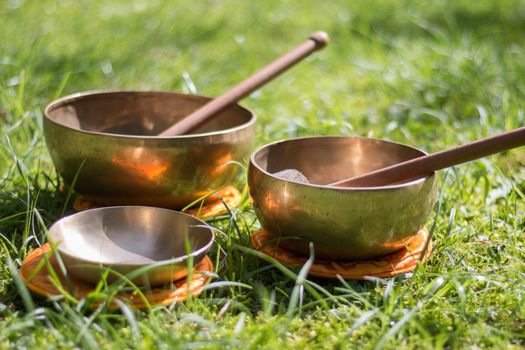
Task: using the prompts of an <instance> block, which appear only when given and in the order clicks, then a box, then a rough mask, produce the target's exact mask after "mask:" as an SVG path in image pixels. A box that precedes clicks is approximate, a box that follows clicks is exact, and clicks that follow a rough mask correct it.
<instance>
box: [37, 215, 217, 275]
mask: <svg viewBox="0 0 525 350" xmlns="http://www.w3.org/2000/svg"><path fill="white" fill-rule="evenodd" d="M119 208H153V209H155V210H162V211H168V212H172V213H175V214H176V215H183V216H189V217H191V218H192V219H195V220H197V221H199V222H201V223H202V225H203V226H206V227H207V229H208V231H209V232H210V239H209V241H208V243H206V245H205V246H204V247H202V248H200V249H198V250H195V251H193V252H191V253H190V254H186V255H183V256H179V257H177V258H174V259H166V260H159V261H155V262H152V263H151V264H152V265H173V264H177V263H180V262H182V261H184V260H186V259H188V258H189V257H197V256H199V255H201V254H203V253H205V252H207V251H208V250H209V249H210V247H211V246H212V244H213V242H214V240H215V235H214V234H213V228H212V227H211V226H210V225H208V224H207V223H205V222H204V221H202V220H201V219H199V218H196V217H195V216H192V215H189V214H185V213H182V212H180V211H176V210H171V209H166V208H158V207H152V206H145V205H120V206H111V207H102V208H94V209H87V210H84V211H81V212H78V213H75V214H72V215H69V216H66V217H64V218H61V219H60V220H58V221H56V222H55V223H53V225H51V227H50V228H49V229H48V230H47V232H48V233H49V236H50V237H51V239H52V240H53V242H52V243H55V242H54V241H56V239H54V238H53V237H52V236H53V234H52V233H51V230H52V229H53V227H55V226H56V225H57V224H58V223H59V222H62V221H66V220H68V219H69V218H72V217H75V216H77V215H82V214H85V213H90V212H94V211H103V210H107V209H119ZM56 247H57V250H58V252H59V253H60V254H64V255H65V256H68V257H70V258H73V259H76V260H82V261H83V262H85V263H87V264H95V265H102V266H123V267H131V268H140V267H143V266H145V265H146V264H137V263H118V264H104V263H101V262H100V261H96V260H91V259H85V258H83V257H79V256H76V255H72V254H70V253H68V252H66V251H65V250H63V249H61V248H60V244H57V246H56Z"/></svg>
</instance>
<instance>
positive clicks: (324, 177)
mask: <svg viewBox="0 0 525 350" xmlns="http://www.w3.org/2000/svg"><path fill="white" fill-rule="evenodd" d="M424 154H425V153H424V152H422V151H419V150H417V149H415V148H412V147H409V146H405V145H401V144H398V143H394V142H388V141H383V140H376V139H370V138H359V137H308V138H300V139H291V140H285V141H281V142H275V143H272V144H269V145H266V146H263V147H261V148H259V149H258V150H257V151H255V152H254V153H253V154H252V157H251V160H250V167H249V172H248V185H249V188H250V196H251V198H252V200H253V203H254V208H255V211H256V213H257V216H258V218H259V221H260V222H261V225H262V226H263V227H264V228H265V229H266V230H268V231H270V232H272V233H273V234H275V235H276V236H280V237H281V243H280V244H282V245H283V247H285V248H286V249H289V250H292V251H295V252H298V253H301V254H304V255H308V254H309V249H308V244H309V242H313V243H314V248H315V255H316V258H318V259H327V260H356V259H367V258H373V257H378V256H382V255H386V254H388V253H391V252H393V251H395V250H397V249H400V248H402V247H404V245H405V243H406V242H407V240H408V239H410V238H412V237H413V236H414V235H415V234H416V233H417V232H418V231H419V230H420V229H421V228H422V227H423V225H424V224H425V222H426V220H427V217H428V215H429V214H430V212H431V211H432V208H433V205H434V203H435V200H436V193H437V180H436V177H435V175H434V174H430V175H429V176H427V177H424V178H420V179H416V180H414V181H410V182H407V183H402V184H397V185H392V186H384V187H366V188H331V187H327V186H324V185H325V184H329V183H331V182H334V181H337V180H340V179H344V178H348V177H352V176H356V175H360V174H364V173H366V172H369V171H372V170H376V169H380V168H382V167H385V166H388V165H392V164H395V163H399V162H401V161H404V160H408V159H412V158H415V157H419V156H422V155H424ZM286 169H295V170H297V171H299V172H300V173H302V174H304V176H306V177H307V178H308V180H309V181H310V183H309V184H308V183H301V182H296V181H288V180H285V179H282V178H279V177H276V176H275V175H273V174H275V173H278V172H281V171H283V170H286Z"/></svg>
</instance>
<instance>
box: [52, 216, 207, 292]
mask: <svg viewBox="0 0 525 350" xmlns="http://www.w3.org/2000/svg"><path fill="white" fill-rule="evenodd" d="M49 234H50V237H51V240H52V241H53V242H55V243H57V244H58V251H59V252H60V255H61V257H62V259H63V260H64V263H65V264H66V267H67V269H68V271H70V272H71V273H72V274H74V275H75V276H77V277H78V278H80V279H82V280H84V281H87V282H90V283H97V282H98V280H99V279H100V276H101V273H103V271H104V269H105V268H106V267H109V268H111V269H112V270H114V271H116V272H118V273H121V274H124V275H125V274H128V273H130V272H132V271H135V270H136V269H139V268H142V267H145V266H151V265H152V264H156V266H155V267H154V268H152V269H150V270H148V271H147V272H145V273H144V274H143V275H141V277H140V278H138V279H136V281H138V283H139V284H143V283H142V282H143V281H145V280H147V282H148V283H149V284H150V285H155V284H159V283H165V282H166V281H170V280H171V279H172V277H173V276H176V278H177V279H178V278H182V277H184V276H185V275H186V274H187V271H186V267H187V262H188V259H190V258H191V259H193V263H192V264H193V265H196V264H198V263H199V262H200V261H201V260H202V258H203V257H204V256H205V255H206V252H207V251H208V249H209V248H210V246H211V244H212V243H213V232H212V230H211V228H210V227H209V226H208V225H206V224H205V223H204V222H202V221H201V220H199V219H197V218H195V217H192V216H190V215H186V214H183V213H180V212H176V211H172V210H168V209H161V208H153V207H138V206H137V207H133V206H131V207H107V208H100V209H92V210H86V211H84V212H80V213H77V214H74V215H71V216H68V217H66V218H63V219H61V220H59V221H58V222H56V223H55V224H54V225H53V226H52V227H51V228H50V229H49ZM157 265H158V266H157ZM114 279H115V276H112V275H111V276H110V280H114Z"/></svg>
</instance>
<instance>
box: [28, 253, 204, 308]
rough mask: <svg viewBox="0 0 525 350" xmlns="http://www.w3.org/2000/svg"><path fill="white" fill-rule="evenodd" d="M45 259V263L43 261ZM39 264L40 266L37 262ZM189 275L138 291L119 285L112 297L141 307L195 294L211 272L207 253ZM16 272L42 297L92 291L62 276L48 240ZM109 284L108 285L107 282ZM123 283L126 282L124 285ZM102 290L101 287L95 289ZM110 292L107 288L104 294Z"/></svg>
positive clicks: (76, 295)
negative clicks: (120, 290)
mask: <svg viewBox="0 0 525 350" xmlns="http://www.w3.org/2000/svg"><path fill="white" fill-rule="evenodd" d="M43 261H45V262H46V263H44V262H43ZM39 265H41V266H39ZM50 270H51V271H53V272H54V274H56V276H57V277H58V280H59V283H60V284H59V285H58V286H57V285H55V284H54V283H53V280H52V278H51V276H52V274H51V273H50ZM193 271H194V272H195V273H193V274H192V275H191V279H189V278H188V279H186V278H183V279H181V280H178V281H173V282H172V283H168V284H166V285H164V286H159V287H154V288H151V289H147V290H145V289H141V292H142V295H141V293H137V289H135V288H133V289H132V290H129V288H123V291H122V292H119V293H118V294H117V295H116V297H117V298H119V299H121V300H122V299H124V300H126V301H127V302H128V303H129V304H130V305H132V306H133V307H135V308H139V309H143V308H148V307H153V306H158V305H170V304H172V303H174V302H182V301H184V300H186V299H187V298H189V297H192V296H197V295H199V294H200V293H201V292H202V290H203V287H204V286H205V285H206V284H208V282H210V281H211V279H212V276H211V274H208V273H206V272H213V271H214V268H213V264H212V262H211V260H210V258H209V257H208V256H205V257H204V259H202V261H201V262H200V263H199V264H198V265H197V266H195V267H194V268H193ZM19 276H20V278H21V279H22V282H24V284H25V285H26V286H27V288H28V289H29V290H31V291H32V292H33V293H35V294H38V295H40V296H43V297H48V298H50V297H54V296H59V295H64V293H68V294H70V295H71V296H73V297H74V298H76V299H81V298H85V297H87V296H88V295H89V293H91V292H94V291H95V289H96V287H97V286H95V285H92V284H89V283H86V282H83V281H81V280H79V279H76V278H75V277H73V276H69V277H65V276H64V275H63V274H62V272H61V270H60V267H59V265H58V262H57V260H56V257H55V255H54V254H53V253H52V251H51V247H50V245H49V244H45V245H43V246H42V247H40V248H36V249H34V250H32V251H31V252H29V254H28V255H27V257H26V258H25V259H24V261H23V262H22V266H21V267H20V270H19ZM109 287H111V285H109ZM126 287H127V286H126ZM97 293H98V294H99V295H100V293H104V288H103V289H102V291H100V292H97ZM111 294H112V291H111V290H108V294H107V295H108V296H109V295H111ZM103 301H104V300H100V301H96V302H94V303H93V304H91V306H92V307H93V308H95V307H97V306H99V305H100V304H101V303H102V302H103ZM109 307H110V308H117V307H118V305H117V304H116V303H115V302H114V301H112V302H110V305H109Z"/></svg>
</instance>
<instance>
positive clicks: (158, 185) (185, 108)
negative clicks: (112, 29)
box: [44, 91, 256, 209]
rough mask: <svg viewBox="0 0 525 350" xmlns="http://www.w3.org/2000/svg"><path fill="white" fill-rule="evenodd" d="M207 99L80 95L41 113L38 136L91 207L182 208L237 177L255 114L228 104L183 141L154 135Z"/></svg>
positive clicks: (133, 94) (246, 153)
mask: <svg viewBox="0 0 525 350" xmlns="http://www.w3.org/2000/svg"><path fill="white" fill-rule="evenodd" d="M209 100H210V98H207V97H203V96H196V95H185V94H177V93H169V92H140V91H108V92H86V93H80V94H76V95H72V96H67V97H64V98H61V99H59V100H57V101H55V102H53V103H51V104H50V105H48V106H47V107H46V109H45V113H44V115H45V116H44V136H45V139H46V143H47V147H48V149H49V153H50V154H51V158H52V159H53V163H54V164H55V167H56V168H57V170H58V172H59V173H60V175H61V176H62V177H63V178H64V180H65V182H66V183H67V184H68V185H74V189H75V191H76V192H77V193H80V194H82V195H85V196H87V197H88V198H93V199H94V200H95V201H100V202H103V203H110V204H113V205H151V206H157V207H165V208H172V209H181V208H182V207H184V206H186V205H187V204H189V203H191V202H193V201H194V200H196V199H198V198H201V197H202V196H205V195H206V194H209V193H210V192H211V191H213V190H217V189H219V188H220V187H221V186H224V185H227V184H234V183H235V182H236V181H237V180H238V179H239V178H240V176H241V175H242V174H243V169H242V167H240V166H239V164H238V163H243V162H244V161H247V159H248V157H249V155H250V152H251V151H252V149H253V143H254V140H255V121H256V118H255V115H254V114H252V113H251V112H250V111H249V110H247V109H245V108H242V107H240V106H239V105H234V106H232V107H230V108H228V109H227V110H225V111H224V112H222V113H220V114H219V115H218V116H217V117H216V118H214V119H213V120H211V121H209V122H208V123H206V124H205V125H203V126H201V127H200V128H199V129H197V130H196V131H195V132H193V133H191V134H188V135H181V136H174V137H159V136H156V135H157V134H158V133H160V132H161V131H163V130H164V129H166V128H167V127H168V126H170V125H172V124H173V123H174V122H176V121H177V120H180V119H182V118H183V117H185V116H187V115H188V114H190V113H191V112H192V111H194V110H195V109H197V108H199V107H200V106H202V105H204V104H205V103H206V102H208V101H209Z"/></svg>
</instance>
